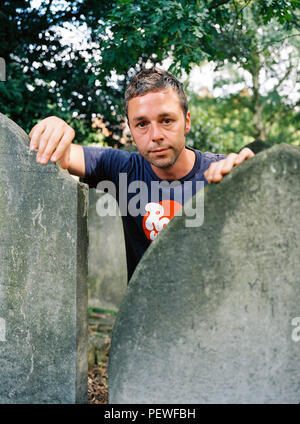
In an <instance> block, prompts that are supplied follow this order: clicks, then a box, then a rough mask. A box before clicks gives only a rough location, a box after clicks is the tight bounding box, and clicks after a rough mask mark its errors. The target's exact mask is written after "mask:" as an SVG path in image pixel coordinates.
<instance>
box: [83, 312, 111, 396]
mask: <svg viewBox="0 0 300 424" xmlns="http://www.w3.org/2000/svg"><path fill="white" fill-rule="evenodd" d="M115 319H116V313H115V312H114V311H108V310H107V311H106V310H102V309H97V308H93V309H92V308H90V309H89V327H88V330H89V358H88V360H89V372H88V403H90V404H93V403H94V404H99V403H102V404H103V403H104V404H105V403H107V402H108V385H107V368H108V355H109V348H110V341H111V333H112V328H113V326H114V322H115Z"/></svg>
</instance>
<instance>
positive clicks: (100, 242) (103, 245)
mask: <svg viewBox="0 0 300 424" xmlns="http://www.w3.org/2000/svg"><path fill="white" fill-rule="evenodd" d="M103 194H104V193H100V192H97V191H96V190H95V189H90V190H89V205H90V206H89V214H88V215H89V219H88V230H89V252H88V264H89V266H88V268H89V275H88V288H89V306H91V307H98V308H105V309H107V308H108V309H113V310H117V309H118V308H119V306H120V303H121V301H122V298H123V296H124V293H125V290H126V287H127V267H126V255H125V241H124V233H123V226H122V220H121V217H120V216H119V215H118V214H117V215H116V216H103V217H101V216H99V214H98V213H97V204H98V200H99V199H100V198H101V196H103ZM106 195H107V194H106ZM116 209H117V210H118V208H117V205H116Z"/></svg>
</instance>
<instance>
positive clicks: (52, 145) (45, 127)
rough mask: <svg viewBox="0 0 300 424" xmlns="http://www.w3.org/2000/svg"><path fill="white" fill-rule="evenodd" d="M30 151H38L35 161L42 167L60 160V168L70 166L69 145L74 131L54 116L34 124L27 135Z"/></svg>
mask: <svg viewBox="0 0 300 424" xmlns="http://www.w3.org/2000/svg"><path fill="white" fill-rule="evenodd" d="M29 137H30V138H31V141H30V149H31V150H36V149H38V153H37V155H36V161H37V162H38V163H40V164H42V165H45V164H46V163H48V162H49V160H51V161H52V162H57V161H59V160H60V165H61V167H62V168H64V169H67V168H68V167H69V164H70V152H71V143H72V140H73V139H74V137H75V131H74V130H73V128H71V127H70V126H69V125H68V124H67V123H66V122H65V121H63V120H62V119H60V118H57V117H56V116H50V117H49V118H45V119H43V120H42V121H40V122H39V123H38V124H36V125H35V126H34V127H33V128H32V130H31V131H30V133H29Z"/></svg>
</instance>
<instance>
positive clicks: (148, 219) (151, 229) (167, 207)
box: [143, 200, 182, 241]
mask: <svg viewBox="0 0 300 424" xmlns="http://www.w3.org/2000/svg"><path fill="white" fill-rule="evenodd" d="M181 208H182V205H181V204H180V203H178V202H176V201H175V200H162V201H161V202H158V203H155V202H150V203H147V204H146V206H145V210H146V214H145V216H144V219H143V229H144V233H145V235H146V237H147V239H148V240H150V241H153V240H155V239H156V237H157V236H158V234H159V233H160V232H161V230H162V229H163V228H164V227H165V226H166V225H167V224H168V223H169V222H170V221H171V219H172V218H173V217H174V215H176V214H177V212H178V211H179V210H180V209H181Z"/></svg>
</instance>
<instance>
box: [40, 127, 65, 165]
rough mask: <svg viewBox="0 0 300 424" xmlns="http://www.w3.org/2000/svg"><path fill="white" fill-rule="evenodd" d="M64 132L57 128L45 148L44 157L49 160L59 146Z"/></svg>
mask: <svg viewBox="0 0 300 424" xmlns="http://www.w3.org/2000/svg"><path fill="white" fill-rule="evenodd" d="M63 135H64V134H63V133H62V132H61V131H60V130H59V129H55V130H54V131H53V133H52V134H51V136H50V138H49V140H48V143H47V145H46V147H45V150H44V151H43V152H42V156H43V158H44V159H45V160H46V161H47V162H48V161H49V159H50V157H51V156H52V154H53V152H54V151H55V149H56V148H57V146H58V144H59V142H60V141H61V139H62V137H63Z"/></svg>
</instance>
